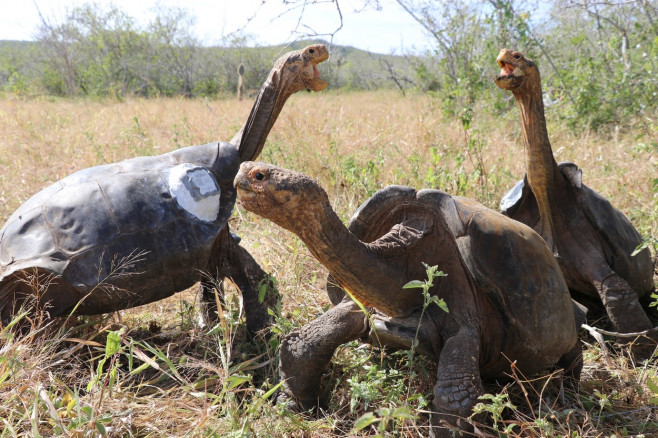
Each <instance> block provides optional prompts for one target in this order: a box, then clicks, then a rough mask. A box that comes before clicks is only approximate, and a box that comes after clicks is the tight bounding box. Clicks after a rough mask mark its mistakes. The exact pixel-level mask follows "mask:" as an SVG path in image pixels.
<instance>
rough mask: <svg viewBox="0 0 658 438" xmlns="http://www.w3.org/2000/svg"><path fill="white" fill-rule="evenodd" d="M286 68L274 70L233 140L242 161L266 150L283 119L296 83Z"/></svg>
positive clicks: (251, 158) (248, 159) (254, 157)
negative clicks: (289, 78)
mask: <svg viewBox="0 0 658 438" xmlns="http://www.w3.org/2000/svg"><path fill="white" fill-rule="evenodd" d="M283 72H284V70H283V69H280V68H278V69H277V68H274V69H272V71H270V74H269V76H268V78H267V80H266V81H265V83H264V84H263V86H262V87H261V88H260V90H259V91H258V96H257V97H256V101H255V102H254V105H253V107H252V108H251V112H250V113H249V117H248V118H247V122H246V123H245V124H244V126H243V127H242V128H241V129H240V131H238V133H237V134H235V136H234V137H233V138H232V139H231V144H233V145H235V146H237V147H238V153H239V155H240V160H241V161H251V160H255V159H256V158H257V157H258V156H259V155H260V153H261V151H262V150H263V146H264V145H265V139H267V136H268V135H269V133H270V130H271V129H272V126H274V123H275V122H276V120H277V118H278V117H279V113H281V110H282V109H283V105H285V103H286V101H287V100H288V98H289V97H290V96H291V95H292V94H294V92H295V90H294V89H293V87H292V85H293V83H292V81H291V80H286V78H284V77H283V76H284V75H283Z"/></svg>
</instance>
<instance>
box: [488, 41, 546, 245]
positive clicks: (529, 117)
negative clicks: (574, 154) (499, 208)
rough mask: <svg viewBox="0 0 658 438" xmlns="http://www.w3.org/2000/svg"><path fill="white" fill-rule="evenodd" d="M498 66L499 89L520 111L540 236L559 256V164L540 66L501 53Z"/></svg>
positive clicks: (515, 54) (506, 51) (510, 53)
mask: <svg viewBox="0 0 658 438" xmlns="http://www.w3.org/2000/svg"><path fill="white" fill-rule="evenodd" d="M496 62H497V63H498V65H499V66H500V67H501V72H500V75H499V76H497V77H496V79H495V83H496V85H497V86H498V87H499V88H501V89H503V90H509V91H511V92H512V94H514V97H515V98H516V100H517V102H518V104H519V109H520V110H521V123H522V125H523V141H524V146H525V147H524V151H525V165H526V172H527V178H528V184H529V185H530V188H531V189H532V192H533V193H534V194H535V197H536V198H537V204H538V206H539V211H540V220H541V228H540V230H539V231H540V234H541V236H542V237H543V238H544V240H545V241H546V243H547V244H548V246H549V248H551V249H552V250H553V253H556V254H557V247H556V242H555V239H554V237H555V235H556V230H555V226H556V224H555V221H556V220H558V219H557V218H556V217H555V212H553V211H552V209H551V206H552V205H555V202H556V197H555V193H554V190H553V188H554V187H555V172H556V169H557V164H556V163H555V159H554V158H553V150H552V149H551V143H550V141H549V139H548V132H547V131H546V120H545V117H544V102H543V100H542V93H541V77H540V75H539V69H538V68H537V65H536V64H535V63H534V62H533V61H532V60H530V59H527V58H526V57H525V56H523V55H522V54H521V53H519V52H516V51H513V50H509V49H502V50H501V51H500V54H499V55H498V58H497V59H496Z"/></svg>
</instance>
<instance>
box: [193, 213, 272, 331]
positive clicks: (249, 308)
mask: <svg viewBox="0 0 658 438" xmlns="http://www.w3.org/2000/svg"><path fill="white" fill-rule="evenodd" d="M212 251H213V254H214V255H215V256H214V257H213V258H212V259H211V261H210V263H209V267H208V270H209V273H210V274H211V275H212V276H213V278H214V283H215V284H216V285H219V286H218V287H219V288H220V290H219V291H218V292H219V294H220V301H221V302H222V303H223V298H224V297H223V294H224V290H223V286H222V282H223V280H224V278H230V279H231V280H232V281H233V283H235V284H236V286H237V287H238V289H240V292H241V294H242V301H243V304H244V311H245V317H246V319H247V330H248V332H249V333H250V334H252V335H254V334H256V333H257V332H259V331H260V330H262V329H264V328H266V327H267V326H269V325H270V324H271V323H272V317H270V315H269V314H268V312H267V309H268V308H271V309H272V310H274V311H277V309H278V305H279V292H278V291H277V290H276V288H275V287H274V284H273V282H272V279H271V277H270V276H269V275H268V274H267V273H266V272H265V271H263V269H262V268H261V267H260V265H259V264H258V263H257V262H256V260H254V258H253V257H252V256H251V254H249V252H247V250H246V249H244V248H243V247H241V246H240V245H239V244H238V242H236V241H235V239H233V237H232V236H231V234H230V232H229V230H228V226H226V227H224V230H222V232H221V234H220V237H219V238H218V240H217V242H216V243H215V245H214V247H213V250H212ZM261 286H262V287H265V288H266V289H265V296H264V299H263V302H262V303H261V302H260V301H259V299H258V293H259V288H260V287H261ZM201 300H202V302H203V304H202V306H203V307H204V309H205V312H204V313H205V315H204V317H206V319H207V321H209V325H212V324H214V323H216V322H217V321H218V319H217V313H216V312H217V311H218V309H217V302H216V300H215V293H214V290H213V281H211V280H208V279H206V280H203V281H202V282H201Z"/></svg>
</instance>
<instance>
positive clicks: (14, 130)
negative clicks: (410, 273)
mask: <svg viewBox="0 0 658 438" xmlns="http://www.w3.org/2000/svg"><path fill="white" fill-rule="evenodd" d="M492 87H493V84H492ZM251 105H252V102H251V101H249V100H243V101H238V100H237V99H226V100H201V99H197V100H189V99H188V100H186V99H169V98H160V99H150V100H140V99H127V100H59V99H52V98H33V99H20V98H15V97H13V96H5V97H2V98H0V219H1V221H2V223H4V221H5V220H6V219H7V218H8V217H9V216H10V215H11V214H12V212H13V211H14V210H15V209H16V208H18V207H19V206H20V205H21V204H22V203H23V202H25V201H26V200H27V199H28V198H29V197H30V196H31V195H33V194H34V193H36V192H37V191H39V190H40V189H41V188H44V187H45V186H47V185H50V184H51V183H53V182H55V181H57V180H59V179H61V178H63V177H65V176H66V175H68V174H70V173H72V172H75V171H77V170H80V169H83V168H86V167H90V166H95V165H100V164H105V163H111V162H116V161H120V160H124V159H127V158H132V157H136V156H144V155H156V154H161V153H165V152H169V151H171V150H174V149H177V148H180V147H183V146H189V145H195V144H203V143H208V142H212V141H216V140H225V141H228V140H230V139H231V137H232V136H233V135H234V134H235V133H236V132H237V131H238V130H239V129H240V127H241V126H242V124H243V123H244V122H245V121H246V119H247V117H248V114H249V110H250V108H251ZM509 105H510V109H509V111H508V112H507V114H506V115H505V116H497V117H494V116H491V115H490V114H491V112H490V111H488V110H487V108H479V107H475V108H474V109H472V110H469V111H464V112H463V113H462V114H460V115H458V116H452V117H448V116H446V115H444V114H442V112H441V110H440V108H439V104H438V102H436V101H434V100H433V99H432V98H431V97H429V96H427V95H423V94H409V95H407V96H402V95H401V94H398V93H395V92H386V91H379V92H354V93H346V94H340V93H336V92H322V93H299V94H297V95H295V96H293V97H291V98H290V100H289V101H288V103H287V104H286V106H285V108H284V110H283V111H282V113H281V116H280V118H279V120H278V121H277V123H276V124H275V126H274V128H273V130H272V132H271V134H270V136H269V138H268V141H267V143H266V146H265V148H264V150H263V153H262V155H261V156H260V158H259V159H260V160H261V161H265V162H269V163H274V164H277V165H279V166H282V167H286V168H290V169H294V170H297V171H300V172H303V173H306V174H308V175H310V176H312V177H313V178H315V179H317V180H318V181H319V183H320V184H321V185H322V186H323V187H324V188H325V190H326V191H327V193H328V195H329V199H330V200H331V202H332V204H333V207H334V209H335V210H336V212H337V213H338V215H339V216H340V217H341V218H342V219H343V220H344V221H345V222H346V223H347V221H348V220H349V218H350V217H351V215H352V213H353V212H354V211H355V210H356V209H357V207H358V206H359V205H360V204H361V203H362V202H364V201H365V200H366V199H367V198H368V197H369V196H370V195H372V194H373V193H374V192H375V191H377V190H378V189H380V188H382V187H384V186H386V185H389V184H403V185H410V186H414V187H416V188H428V187H432V188H438V189H441V190H444V191H446V192H448V193H450V194H454V195H461V196H467V197H470V198H473V199H476V200H478V201H480V202H482V203H483V204H485V205H487V206H488V207H491V208H494V209H498V202H499V199H500V198H501V196H502V195H503V194H504V193H505V192H506V191H507V190H508V189H509V188H511V187H512V186H513V185H514V183H516V181H518V180H519V179H520V178H522V177H523V174H524V161H523V143H522V136H521V126H520V120H519V112H518V109H517V108H516V106H515V105H516V104H515V102H514V100H513V99H512V100H510V102H509ZM558 105H559V104H558ZM656 116H657V115H654V116H653V117H650V118H644V119H637V120H629V121H627V123H626V124H624V125H621V126H617V127H615V126H612V127H608V128H607V129H605V130H601V131H599V132H573V131H571V130H569V129H568V128H567V126H569V124H568V123H567V122H568V121H566V120H561V119H560V118H559V117H558V116H557V113H556V112H553V110H552V109H551V108H548V113H547V119H548V125H549V126H548V129H549V135H550V137H551V142H552V145H553V150H554V154H555V156H556V160H557V161H573V162H575V163H576V164H578V165H579V166H580V167H581V168H582V169H583V182H584V183H585V184H587V185H588V186H589V187H591V188H593V189H595V190H596V191H598V192H599V193H601V194H602V195H603V196H605V197H606V198H608V199H609V200H610V201H611V202H612V203H613V205H615V206H616V207H617V208H619V209H620V210H621V211H623V212H624V213H625V214H626V215H627V216H628V217H629V218H630V220H631V221H632V222H633V224H634V225H635V226H636V228H637V229H638V230H639V231H640V233H641V234H642V235H643V236H644V237H645V238H646V239H647V244H648V245H649V247H650V248H651V251H652V253H653V254H655V249H656V247H658V240H657V239H658V122H656ZM230 225H231V227H232V231H234V232H236V233H237V234H239V235H240V236H241V237H242V242H241V244H242V245H243V246H244V247H245V248H247V249H248V250H249V251H250V253H251V254H252V255H253V256H254V257H255V258H256V260H257V261H258V262H259V263H260V264H261V266H262V267H263V268H264V269H265V270H266V271H267V272H268V273H270V274H271V275H272V276H273V277H274V278H275V279H276V283H277V286H278V289H279V291H280V293H281V306H280V309H272V312H273V314H275V315H276V318H275V323H274V325H273V327H272V328H271V332H270V333H268V334H266V335H265V336H262V337H259V338H257V339H255V340H252V339H249V337H248V336H247V334H246V329H245V325H244V318H243V313H244V312H243V311H242V309H241V307H240V296H239V294H238V293H237V292H236V291H235V288H234V287H232V286H230V285H229V286H228V287H227V299H226V309H225V311H224V313H223V314H222V315H221V316H222V317H221V318H220V323H219V324H218V325H217V326H215V327H208V326H204V325H203V324H202V323H201V322H200V319H199V312H198V308H199V306H198V304H199V303H198V298H197V294H196V289H195V288H192V289H190V290H187V291H184V292H181V293H179V294H176V295H174V296H172V297H170V298H168V299H166V300H162V301H159V302H155V303H152V304H150V305H147V306H143V307H138V308H134V309H130V310H125V311H121V312H117V313H112V314H107V315H103V316H99V317H71V318H68V319H62V320H48V319H46V318H43V315H40V314H38V313H37V314H35V315H32V314H30V315H24V316H22V318H21V320H20V323H19V324H17V325H16V326H15V327H6V328H4V329H2V331H1V332H0V437H14V436H20V437H51V436H70V437H87V436H88V437H92V436H93V437H96V436H108V437H132V436H135V437H171V436H185V437H333V436H336V437H338V436H340V437H343V436H375V435H379V436H391V437H416V436H426V435H427V433H428V425H429V418H428V414H427V413H428V410H429V409H430V406H431V405H430V402H431V395H432V386H433V382H434V379H435V376H436V363H435V362H433V361H431V360H429V359H426V358H423V357H414V358H413V360H410V354H409V352H404V351H402V352H392V351H386V352H382V351H380V350H378V349H376V348H373V347H371V346H370V345H367V344H357V343H350V344H347V345H344V346H342V347H340V348H339V349H338V350H337V352H336V354H335V356H334V358H333V361H332V365H331V367H330V368H329V369H327V370H326V374H325V378H324V380H323V385H324V386H323V394H324V395H325V397H326V398H327V401H328V404H327V406H328V408H327V410H326V411H321V412H318V413H315V414H312V415H302V414H298V413H294V412H291V411H290V410H288V408H286V407H285V406H283V405H278V404H277V403H276V402H275V401H276V397H277V393H278V392H277V391H278V389H279V379H278V372H277V362H278V358H277V354H278V346H279V341H280V337H281V336H283V335H285V334H286V333H287V332H289V331H290V330H292V329H294V328H296V327H299V326H301V325H303V324H305V323H307V322H309V321H310V320H312V319H314V318H316V317H317V316H319V315H320V314H321V313H322V312H324V311H325V310H326V309H328V308H329V306H330V302H329V300H328V298H327V296H326V293H325V290H324V289H325V280H326V275H327V271H326V269H325V268H324V267H323V266H322V265H320V264H319V263H318V262H317V261H316V260H315V259H314V258H313V257H312V256H311V254H310V252H309V251H308V250H307V248H306V247H305V246H304V244H303V243H301V241H300V240H299V239H298V238H297V237H296V236H295V235H293V234H292V233H290V232H287V231H285V230H282V229H281V228H279V227H277V226H276V225H274V224H272V223H270V222H268V221H265V220H263V219H261V218H260V217H257V216H255V215H253V214H251V213H249V212H247V211H245V210H244V209H243V208H241V206H240V205H239V203H238V205H237V206H236V209H235V211H234V214H233V216H232V218H231V220H230ZM440 268H441V267H439V269H440ZM594 323H595V325H596V326H598V327H602V328H604V329H605V328H608V329H610V327H609V324H608V323H607V321H606V320H605V318H602V319H601V320H600V321H594ZM26 325H27V326H28V327H29V328H30V330H29V331H27V332H26V331H25V330H23V333H22V334H19V333H18V332H17V331H16V330H15V328H16V327H18V326H22V327H25V326H26ZM581 339H582V340H583V348H584V350H585V353H584V354H585V365H584V369H583V374H582V379H581V383H580V387H579V388H578V389H577V390H574V389H573V388H571V387H568V386H566V385H562V384H561V381H560V378H559V373H557V374H556V373H554V374H546V375H545V376H539V377H536V376H533V377H532V378H530V376H522V375H518V374H514V375H511V376H510V378H509V380H507V381H501V382H487V384H486V387H485V388H486V390H487V391H488V395H487V396H486V397H485V398H483V400H482V404H481V405H480V406H479V409H480V410H482V411H484V412H486V413H487V417H488V418H489V422H488V423H486V424H481V425H478V426H477V428H476V429H475V432H474V433H475V436H481V437H487V436H517V437H541V436H543V437H553V436H566V437H574V438H575V437H610V436H616V437H623V436H646V437H650V436H658V375H657V374H658V363H657V362H656V359H655V357H654V358H653V359H651V360H649V361H646V362H641V363H638V362H634V361H633V359H632V358H631V356H630V355H629V352H628V349H627V348H626V347H624V346H619V345H617V344H614V343H613V342H612V340H611V339H610V340H609V339H607V338H606V337H600V338H599V339H595V338H594V337H592V335H591V334H590V333H588V332H585V331H582V333H581Z"/></svg>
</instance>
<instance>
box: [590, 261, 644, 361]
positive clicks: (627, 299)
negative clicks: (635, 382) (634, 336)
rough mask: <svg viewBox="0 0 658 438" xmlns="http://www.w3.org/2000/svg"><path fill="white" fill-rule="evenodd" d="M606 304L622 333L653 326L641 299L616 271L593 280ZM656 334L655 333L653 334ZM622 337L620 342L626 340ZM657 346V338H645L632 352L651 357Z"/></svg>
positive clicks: (607, 310) (615, 325) (642, 357)
mask: <svg viewBox="0 0 658 438" xmlns="http://www.w3.org/2000/svg"><path fill="white" fill-rule="evenodd" d="M593 284H594V287H596V289H597V291H598V292H599V296H600V297H601V301H603V305H604V306H605V310H606V312H607V314H608V318H610V321H611V322H612V325H613V326H614V327H615V329H616V330H617V331H619V332H621V333H635V332H641V331H644V330H649V329H651V328H652V324H651V321H650V320H649V317H648V316H647V314H646V313H645V311H644V309H643V308H642V305H641V304H640V300H639V298H638V296H637V294H636V293H635V291H634V290H633V289H632V288H631V286H630V285H629V284H628V283H627V282H626V281H625V280H624V279H623V278H621V277H620V276H619V275H618V274H617V273H616V272H613V271H610V273H609V274H608V275H606V276H605V277H604V278H603V280H601V281H597V280H594V281H593ZM653 336H655V335H653ZM625 341H627V339H623V338H622V339H620V340H619V341H618V342H625ZM655 348H656V339H649V338H644V339H640V340H638V341H637V342H635V343H634V344H633V346H632V353H633V354H634V355H635V356H636V358H638V359H645V358H648V357H651V355H652V354H653V352H654V350H655Z"/></svg>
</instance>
